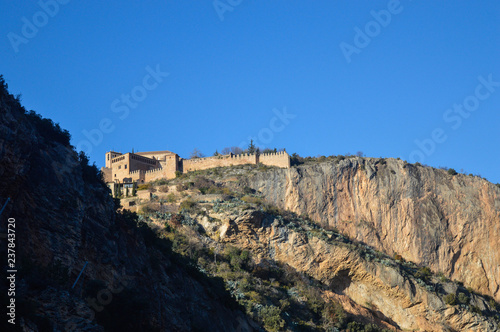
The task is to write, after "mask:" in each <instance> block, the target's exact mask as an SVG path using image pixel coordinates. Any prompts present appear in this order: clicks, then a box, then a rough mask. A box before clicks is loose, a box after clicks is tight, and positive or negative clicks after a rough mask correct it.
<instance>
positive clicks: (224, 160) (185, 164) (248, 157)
mask: <svg viewBox="0 0 500 332" xmlns="http://www.w3.org/2000/svg"><path fill="white" fill-rule="evenodd" d="M256 163H257V156H256V155H254V154H247V153H243V154H238V155H233V154H228V155H224V156H214V157H207V158H194V159H183V160H182V170H183V172H184V173H187V172H190V171H196V170H202V169H208V168H214V167H224V166H235V165H245V164H256Z"/></svg>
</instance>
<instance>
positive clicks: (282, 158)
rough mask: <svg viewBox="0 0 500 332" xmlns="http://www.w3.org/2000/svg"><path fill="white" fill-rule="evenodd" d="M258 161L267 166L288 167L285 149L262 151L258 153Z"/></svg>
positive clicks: (288, 158) (288, 159)
mask: <svg viewBox="0 0 500 332" xmlns="http://www.w3.org/2000/svg"><path fill="white" fill-rule="evenodd" d="M259 163H261V164H263V165H268V166H277V167H282V168H290V155H289V154H288V153H287V152H286V151H282V152H277V153H263V154H261V155H259Z"/></svg>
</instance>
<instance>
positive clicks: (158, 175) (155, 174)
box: [144, 168, 175, 183]
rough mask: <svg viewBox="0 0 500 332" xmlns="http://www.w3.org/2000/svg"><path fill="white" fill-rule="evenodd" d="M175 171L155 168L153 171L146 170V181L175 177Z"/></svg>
mask: <svg viewBox="0 0 500 332" xmlns="http://www.w3.org/2000/svg"><path fill="white" fill-rule="evenodd" d="M174 178H175V171H172V170H169V169H163V168H158V169H153V170H151V171H146V172H144V182H145V183H147V182H151V181H155V180H159V179H174Z"/></svg>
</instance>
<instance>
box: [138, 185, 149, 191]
mask: <svg viewBox="0 0 500 332" xmlns="http://www.w3.org/2000/svg"><path fill="white" fill-rule="evenodd" d="M149 188H151V185H150V184H149V183H145V184H140V185H139V187H137V190H147V189H149Z"/></svg>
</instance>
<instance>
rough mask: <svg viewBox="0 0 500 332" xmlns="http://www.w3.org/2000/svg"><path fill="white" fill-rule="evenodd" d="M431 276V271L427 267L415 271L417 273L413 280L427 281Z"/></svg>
mask: <svg viewBox="0 0 500 332" xmlns="http://www.w3.org/2000/svg"><path fill="white" fill-rule="evenodd" d="M431 275H432V272H431V269H429V268H428V267H427V266H424V267H421V268H419V269H418V270H417V272H416V273H415V278H418V279H422V280H423V281H427V280H428V279H429V277H430V276H431Z"/></svg>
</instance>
